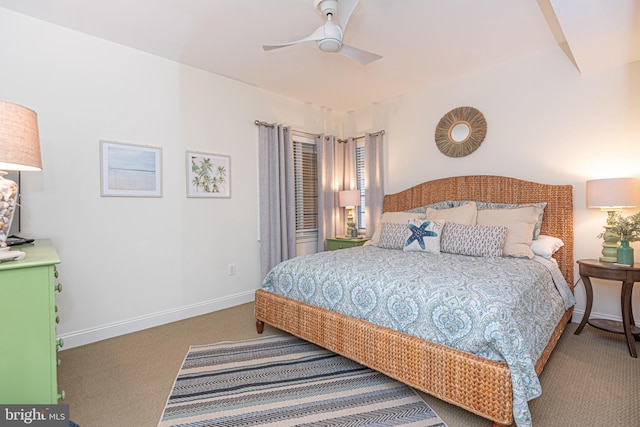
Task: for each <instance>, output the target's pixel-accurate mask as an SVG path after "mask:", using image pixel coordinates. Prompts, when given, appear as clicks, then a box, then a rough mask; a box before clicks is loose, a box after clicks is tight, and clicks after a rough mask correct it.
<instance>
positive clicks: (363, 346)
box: [255, 290, 570, 425]
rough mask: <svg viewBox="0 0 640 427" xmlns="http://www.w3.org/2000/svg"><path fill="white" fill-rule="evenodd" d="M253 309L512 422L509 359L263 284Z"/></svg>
mask: <svg viewBox="0 0 640 427" xmlns="http://www.w3.org/2000/svg"><path fill="white" fill-rule="evenodd" d="M255 311H256V321H258V322H264V323H268V324H270V325H272V326H274V327H276V328H278V329H281V330H283V331H286V332H289V333H291V334H293V335H296V336H298V337H300V338H303V339H305V340H308V341H310V342H313V343H315V344H318V345H320V346H322V347H324V348H327V349H329V350H331V351H333V352H335V353H337V354H340V355H342V356H345V357H348V358H349V359H352V360H355V361H356V362H358V363H361V364H363V365H365V366H368V367H370V368H372V369H375V370H377V371H380V372H382V373H384V374H386V375H388V376H390V377H392V378H395V379H397V380H399V381H401V382H403V383H405V384H408V385H409V386H411V387H414V388H416V389H418V390H421V391H423V392H425V393H428V394H430V395H432V396H435V397H437V398H439V399H442V400H444V401H447V402H449V403H452V404H454V405H456V406H460V407H462V408H464V409H466V410H468V411H470V412H473V413H475V414H478V415H480V416H482V417H484V418H488V419H490V420H492V421H494V422H495V423H498V424H502V425H510V424H512V423H513V410H512V394H511V376H510V374H509V368H508V367H507V365H506V364H505V363H502V362H495V361H492V360H488V359H485V358H482V357H478V356H474V355H472V354H468V353H464V352H462V351H459V350H455V349H452V348H449V347H446V346H443V345H439V344H434V343H432V342H430V341H426V340H423V339H420V338H417V337H414V336H411V335H406V334H403V333H400V332H397V331H394V330H391V329H388V328H384V327H381V326H377V325H374V324H372V323H369V322H366V321H363V320H359V319H356V318H353V317H350V316H345V315H343V314H339V313H335V312H332V311H329V310H325V309H322V308H318V307H314V306H312V305H309V304H305V303H302V302H299V301H295V300H292V299H290V298H286V297H283V296H280V295H276V294H273V293H270V292H267V291H264V290H257V291H256V300H255ZM569 316H570V313H569V312H567V314H566V315H565V316H564V318H563V321H562V322H561V324H560V325H558V328H557V329H556V333H554V335H553V337H552V339H551V340H550V342H549V346H547V349H546V350H545V352H544V354H543V356H542V357H541V358H540V360H539V361H538V364H537V365H536V371H538V372H541V371H542V367H543V366H544V363H545V362H546V360H547V359H548V357H549V354H550V353H551V350H552V349H553V347H554V346H555V344H556V342H557V340H558V338H559V337H560V335H561V334H562V330H564V326H565V325H566V323H567V321H568V319H569Z"/></svg>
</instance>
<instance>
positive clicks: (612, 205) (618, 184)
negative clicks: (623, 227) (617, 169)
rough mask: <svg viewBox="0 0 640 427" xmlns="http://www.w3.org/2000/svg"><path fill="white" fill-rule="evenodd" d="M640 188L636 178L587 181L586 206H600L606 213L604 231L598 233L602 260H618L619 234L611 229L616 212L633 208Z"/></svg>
mask: <svg viewBox="0 0 640 427" xmlns="http://www.w3.org/2000/svg"><path fill="white" fill-rule="evenodd" d="M639 193H640V188H639V187H638V179H637V178H609V179H593V180H590V181H587V207H588V208H600V209H601V210H603V211H606V212H607V213H608V216H607V223H606V224H605V226H604V229H605V231H604V233H601V234H599V235H598V237H599V238H602V239H604V242H603V243H602V256H601V257H600V261H602V262H616V261H617V260H618V244H619V242H620V236H619V235H618V234H616V232H615V231H614V230H613V224H612V222H613V220H614V218H615V215H616V212H620V211H622V209H623V208H634V207H636V205H637V202H638V195H639Z"/></svg>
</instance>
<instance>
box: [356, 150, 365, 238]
mask: <svg viewBox="0 0 640 427" xmlns="http://www.w3.org/2000/svg"><path fill="white" fill-rule="evenodd" d="M364 168H365V164H364V144H360V143H359V144H358V145H357V146H356V181H357V185H358V190H360V206H358V209H357V211H356V216H357V219H356V222H357V223H358V229H361V230H364V229H365V228H366V227H367V224H366V222H365V211H366V206H367V205H366V203H365V200H364Z"/></svg>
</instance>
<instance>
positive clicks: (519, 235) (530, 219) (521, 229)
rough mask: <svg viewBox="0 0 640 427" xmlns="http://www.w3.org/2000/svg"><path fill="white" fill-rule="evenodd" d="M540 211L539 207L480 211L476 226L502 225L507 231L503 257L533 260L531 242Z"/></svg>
mask: <svg viewBox="0 0 640 427" xmlns="http://www.w3.org/2000/svg"><path fill="white" fill-rule="evenodd" d="M541 210H542V208H541V207H539V206H527V207H522V208H512V209H481V210H479V211H478V219H477V223H478V225H494V226H495V225H497V226H500V225H504V226H506V227H507V229H508V230H509V231H508V232H507V237H506V239H505V241H504V247H503V255H504V256H513V257H519V258H529V259H531V258H533V257H534V255H533V251H532V250H531V247H530V245H531V241H532V240H533V229H534V227H535V225H536V222H537V221H538V215H539V214H540V211H541Z"/></svg>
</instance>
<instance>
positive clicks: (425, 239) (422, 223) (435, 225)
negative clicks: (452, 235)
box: [402, 219, 445, 254]
mask: <svg viewBox="0 0 640 427" xmlns="http://www.w3.org/2000/svg"><path fill="white" fill-rule="evenodd" d="M444 224H445V221H444V220H442V219H436V220H418V219H412V220H409V225H408V227H407V231H406V234H405V237H406V239H405V242H404V247H403V248H402V250H404V251H407V252H410V251H417V252H428V253H432V254H439V253H440V236H442V229H443V228H444Z"/></svg>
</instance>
